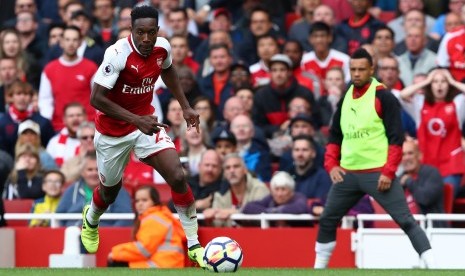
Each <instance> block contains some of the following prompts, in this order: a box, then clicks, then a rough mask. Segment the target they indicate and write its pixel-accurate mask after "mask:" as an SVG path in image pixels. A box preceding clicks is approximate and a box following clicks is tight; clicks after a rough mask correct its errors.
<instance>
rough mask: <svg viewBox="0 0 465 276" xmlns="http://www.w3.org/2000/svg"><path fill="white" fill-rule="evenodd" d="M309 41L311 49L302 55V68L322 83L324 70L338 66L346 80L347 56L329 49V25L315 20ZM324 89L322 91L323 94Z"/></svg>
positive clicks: (347, 71) (347, 69)
mask: <svg viewBox="0 0 465 276" xmlns="http://www.w3.org/2000/svg"><path fill="white" fill-rule="evenodd" d="M309 41H310V44H311V45H312V47H313V51H311V52H309V53H306V54H304V55H303V57H302V68H303V70H304V71H306V72H310V73H311V74H314V75H315V76H317V77H318V78H319V82H320V83H323V82H324V79H325V76H326V71H327V70H328V69H329V68H332V67H340V68H342V69H343V70H344V74H345V75H346V79H345V81H346V82H347V81H348V80H349V79H348V77H347V76H348V75H349V56H348V55H346V54H344V53H342V52H339V51H337V50H334V49H331V48H330V45H331V41H332V34H331V29H330V27H329V26H328V25H327V24H326V23H323V22H315V23H313V25H312V28H311V30H310V33H309ZM325 94H326V91H323V92H322V95H325Z"/></svg>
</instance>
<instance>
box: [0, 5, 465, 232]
mask: <svg viewBox="0 0 465 276" xmlns="http://www.w3.org/2000/svg"><path fill="white" fill-rule="evenodd" d="M0 5H1V7H2V8H1V11H0V26H1V31H0V188H1V189H0V192H2V198H3V200H4V201H10V200H20V199H32V200H34V204H33V208H32V212H35V213H50V212H57V213H80V212H81V210H82V208H83V206H84V205H85V204H86V203H87V204H88V203H89V201H90V199H91V197H92V191H93V189H94V188H95V187H96V186H97V185H98V184H99V173H98V170H97V164H96V157H95V148H94V143H93V139H94V134H95V124H94V123H93V120H94V116H95V114H96V112H97V111H96V110H95V109H94V108H93V107H92V106H91V104H90V94H91V91H92V82H93V76H94V75H95V73H96V71H97V70H98V68H99V66H100V64H101V62H102V60H103V56H104V53H105V50H106V49H107V48H108V47H109V46H110V45H112V44H113V43H115V42H116V41H117V40H118V39H128V38H127V37H128V36H129V38H130V34H131V29H130V27H131V10H132V8H133V7H134V6H135V5H152V6H154V7H156V8H157V9H158V11H159V12H160V18H159V26H160V29H159V36H162V37H166V38H167V39H168V40H169V42H170V45H171V51H172V53H171V54H172V59H173V64H174V66H175V68H176V70H177V72H178V76H179V82H180V84H181V86H182V88H183V90H184V93H185V95H186V97H187V99H188V101H189V103H190V104H191V106H192V107H193V108H194V110H195V111H196V112H198V113H199V115H200V119H201V123H200V132H199V133H197V132H196V131H195V129H189V128H187V127H186V122H185V120H184V118H183V115H182V109H181V106H180V104H179V103H178V102H177V101H176V99H174V97H173V96H172V94H171V93H170V91H168V89H167V88H166V86H165V84H164V83H163V81H162V80H161V79H159V80H158V81H157V82H156V84H155V86H154V87H150V89H152V88H153V93H154V100H153V102H152V104H153V106H154V107H155V110H156V115H157V116H158V118H159V120H160V121H161V122H164V123H166V124H167V125H169V129H167V132H168V134H169V136H170V138H171V139H172V141H173V142H174V143H175V145H176V149H177V151H178V152H179V156H180V158H181V161H182V162H183V165H184V168H185V170H186V173H187V175H188V178H189V179H188V183H189V185H191V188H192V191H193V193H194V197H195V198H196V207H197V210H198V212H199V213H202V214H203V215H204V216H205V221H203V222H201V223H202V225H213V226H238V225H237V222H234V221H231V220H230V219H229V218H230V216H231V214H234V213H245V214H259V213H288V214H302V213H303V214H312V215H315V216H319V215H320V214H321V213H322V212H323V209H324V203H325V198H326V195H327V193H328V191H329V188H330V187H331V185H332V182H331V179H330V177H329V175H328V172H327V171H326V170H325V167H326V168H328V167H327V166H329V164H326V163H325V159H324V156H325V150H326V146H327V143H328V137H329V132H330V126H331V122H332V117H333V114H334V112H335V110H336V109H337V105H338V102H339V100H340V99H341V97H343V96H344V94H345V92H346V90H347V88H348V87H349V85H350V80H351V78H350V68H349V60H350V55H351V54H352V53H353V52H354V51H355V50H357V49H358V48H360V47H363V48H365V49H366V50H367V51H368V52H369V53H370V55H372V58H373V60H374V66H375V77H376V78H377V79H378V80H379V81H380V82H382V83H383V84H384V86H385V87H386V88H387V89H388V90H389V91H390V93H393V94H394V95H395V96H396V98H397V99H398V102H399V104H400V105H401V106H402V113H401V118H402V127H403V129H404V132H405V142H404V145H403V148H402V153H401V154H402V162H401V166H400V167H399V168H398V169H397V172H396V175H397V177H398V180H399V181H400V183H401V184H402V186H403V187H404V190H405V193H406V199H407V200H408V203H409V207H410V209H411V211H412V212H414V213H423V214H426V213H444V212H450V211H451V210H448V209H449V208H446V209H445V208H444V200H445V199H444V194H443V193H444V191H445V189H446V188H445V187H447V189H452V191H453V192H452V195H451V196H452V200H453V199H454V198H459V197H463V194H464V191H463V190H462V183H463V182H464V181H463V179H464V178H463V176H464V174H465V163H464V161H465V160H464V157H465V156H464V148H465V143H464V142H465V140H464V138H463V137H464V135H465V132H463V124H464V121H465V98H464V95H463V93H465V84H464V83H463V82H462V81H463V80H464V78H465V0H448V1H444V0H397V1H395V0H378V1H377V0H293V1H292V0H240V1H239V0H237V1H226V0H184V1H182V0H142V1H137V0H57V1H45V0H15V1H0ZM126 70H136V71H138V68H137V67H135V66H134V67H132V68H129V67H128V68H126ZM125 89H126V88H125ZM123 92H124V91H123ZM127 92H128V93H145V92H147V91H132V90H131V87H127ZM359 135H363V133H360V134H359ZM388 158H389V157H388ZM393 177H394V175H393ZM157 182H163V180H160V178H159V177H158V176H157V173H156V172H155V171H153V169H152V168H151V167H149V166H147V165H145V164H143V163H142V162H140V161H139V160H137V159H136V158H135V156H131V158H130V160H128V167H127V169H126V171H125V172H124V175H123V183H124V189H122V190H121V192H120V193H119V195H118V198H117V199H116V201H115V203H114V204H112V206H111V207H110V209H109V210H108V212H114V213H132V212H134V205H133V196H134V193H135V191H136V190H137V189H138V187H139V186H140V185H142V184H150V183H157ZM162 199H163V197H162ZM0 202H2V201H0ZM164 203H166V204H167V205H168V207H170V209H171V210H172V211H173V212H174V208H173V206H172V202H170V201H169V199H167V200H166V202H164ZM374 204H375V202H373V200H372V199H370V197H368V196H366V197H364V198H362V199H361V200H360V202H359V203H358V204H357V205H356V206H355V207H354V208H352V209H351V211H350V214H351V215H356V214H359V213H374V212H376V210H375V209H376V208H375V207H374V206H373V205H374ZM3 209H4V208H3V202H2V205H0V214H3V212H4V210H3ZM79 223H81V222H80V221H62V225H63V226H69V225H76V224H79ZM6 224H7V222H5V220H3V216H2V220H1V223H0V225H2V226H4V225H6ZM132 225H133V222H132V221H124V220H121V221H118V220H116V221H102V224H101V226H132ZM275 225H276V226H302V225H306V226H308V225H311V224H310V223H307V222H305V223H302V222H295V221H293V222H290V221H278V222H276V223H275ZM30 226H49V222H48V221H42V220H32V221H30ZM239 226H240V225H239ZM443 226H446V225H443Z"/></svg>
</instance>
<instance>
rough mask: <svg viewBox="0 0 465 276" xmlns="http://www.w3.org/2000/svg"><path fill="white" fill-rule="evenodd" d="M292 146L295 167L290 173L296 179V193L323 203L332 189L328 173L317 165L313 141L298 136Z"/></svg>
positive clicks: (308, 137)
mask: <svg viewBox="0 0 465 276" xmlns="http://www.w3.org/2000/svg"><path fill="white" fill-rule="evenodd" d="M293 140H294V142H293V144H292V160H293V164H294V165H293V167H292V168H291V169H290V170H289V173H290V174H291V175H292V176H293V177H294V179H295V191H296V192H299V193H302V194H304V195H305V196H306V197H307V198H309V199H310V198H312V199H318V200H319V201H323V200H324V199H325V198H326V195H327V193H328V191H329V189H330V187H331V180H330V178H329V175H328V173H327V172H326V171H325V170H324V169H323V168H322V167H321V166H320V165H318V164H317V163H315V157H316V151H315V144H314V142H313V139H312V138H311V137H310V136H307V135H298V136H296V137H295V138H294V139H293Z"/></svg>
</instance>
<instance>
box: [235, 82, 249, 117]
mask: <svg viewBox="0 0 465 276" xmlns="http://www.w3.org/2000/svg"><path fill="white" fill-rule="evenodd" d="M235 95H236V97H237V98H239V99H240V100H241V101H242V106H243V108H244V114H246V115H248V116H249V117H251V116H252V109H253V97H254V91H253V90H252V88H249V87H241V88H238V89H237V90H236V94H235Z"/></svg>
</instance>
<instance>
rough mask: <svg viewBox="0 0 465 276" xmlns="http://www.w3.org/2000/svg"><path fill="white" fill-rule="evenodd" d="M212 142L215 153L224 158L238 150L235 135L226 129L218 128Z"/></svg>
mask: <svg viewBox="0 0 465 276" xmlns="http://www.w3.org/2000/svg"><path fill="white" fill-rule="evenodd" d="M211 138H212V142H213V146H214V148H215V151H216V152H217V153H218V154H219V155H220V157H221V158H224V157H225V156H226V155H228V154H230V153H234V152H236V150H237V140H236V137H235V136H234V134H232V132H231V131H229V130H228V129H226V128H219V127H218V128H216V129H215V130H214V131H213V133H212V135H211Z"/></svg>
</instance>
